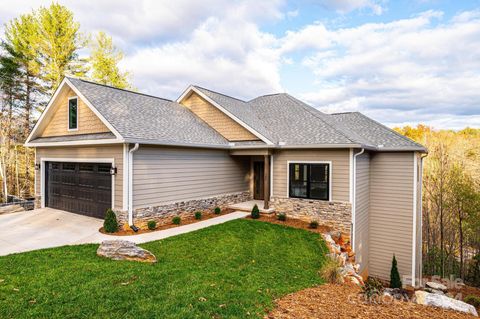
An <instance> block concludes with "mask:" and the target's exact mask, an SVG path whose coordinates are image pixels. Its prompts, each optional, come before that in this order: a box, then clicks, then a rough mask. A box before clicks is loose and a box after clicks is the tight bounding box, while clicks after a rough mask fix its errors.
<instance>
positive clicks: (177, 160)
mask: <svg viewBox="0 0 480 319" xmlns="http://www.w3.org/2000/svg"><path fill="white" fill-rule="evenodd" d="M26 145H27V146H31V147H35V148H36V184H35V185H36V186H35V189H36V198H37V206H39V207H53V208H58V209H62V210H66V211H70V212H74V213H78V214H84V215H88V216H94V217H99V218H102V217H103V215H104V212H105V210H106V209H107V208H113V209H114V210H115V212H116V213H117V216H118V218H119V220H120V221H121V222H122V223H124V224H126V225H137V226H138V225H144V224H145V223H146V222H147V221H148V220H151V219H158V218H163V217H169V216H173V215H176V214H179V213H181V212H185V211H193V210H197V209H202V208H212V207H215V206H217V205H218V206H226V205H231V204H235V203H240V202H245V201H248V200H251V199H257V200H262V201H263V207H261V208H263V209H269V208H270V209H271V208H272V207H273V208H274V209H275V210H276V211H281V212H286V213H287V214H288V215H290V216H296V217H299V218H303V219H306V220H308V221H309V220H318V221H319V223H321V224H326V225H330V226H331V227H333V228H334V229H338V230H341V231H343V232H346V233H349V234H351V240H352V245H353V247H354V250H355V252H356V254H357V260H358V261H359V262H360V264H361V267H362V271H363V273H369V274H371V275H375V276H377V277H380V278H383V279H388V278H389V272H390V267H391V259H392V255H393V254H395V256H396V257H397V260H398V266H399V271H400V273H401V275H402V276H404V282H405V278H406V277H408V278H410V279H408V280H409V281H410V280H412V278H417V280H418V279H419V278H420V276H421V240H422V239H421V219H422V218H421V216H422V212H421V172H422V155H423V154H424V153H425V152H426V149H425V148H424V147H423V146H421V145H419V144H417V143H415V142H413V141H411V140H409V139H408V138H406V137H404V136H401V135H399V134H397V133H396V132H394V131H392V130H391V129H389V128H387V127H385V126H383V125H381V124H380V123H377V122H375V121H373V120H372V119H370V118H368V117H366V116H364V115H362V114H361V113H358V112H352V113H338V114H325V113H322V112H320V111H318V110H316V109H315V108H312V107H311V106H309V105H307V104H305V103H303V102H301V101H299V100H297V99H295V98H294V97H292V96H290V95H288V94H283V93H282V94H272V95H264V96H260V97H257V98H255V99H253V100H250V101H243V100H240V99H236V98H233V97H230V96H227V95H224V94H220V93H217V92H214V91H211V90H207V89H205V88H201V87H198V86H190V87H189V88H187V89H186V90H185V92H183V94H182V95H181V96H180V97H179V98H178V99H177V101H170V100H166V99H162V98H158V97H155V96H150V95H146V94H141V93H136V92H130V91H126V90H120V89H116V88H112V87H108V86H104V85H100V84H96V83H91V82H88V81H84V80H80V79H75V78H65V79H64V80H63V82H62V83H61V84H60V86H59V88H58V89H57V90H56V92H55V94H54V95H53V97H52V99H51V101H50V102H49V104H48V106H47V108H46V109H45V111H44V112H43V113H42V115H41V117H40V119H39V120H38V122H37V124H36V125H35V127H34V129H33V130H32V132H31V134H30V136H29V137H28V139H27V141H26Z"/></svg>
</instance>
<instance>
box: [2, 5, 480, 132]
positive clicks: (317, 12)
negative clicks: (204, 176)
mask: <svg viewBox="0 0 480 319" xmlns="http://www.w3.org/2000/svg"><path fill="white" fill-rule="evenodd" d="M59 2H60V3H62V4H64V5H66V6H67V7H69V8H70V9H71V10H72V11H73V12H74V14H75V17H76V19H77V20H78V21H79V22H80V24H81V29H82V31H83V32H84V33H94V32H97V31H99V30H103V31H106V32H108V33H109V34H111V35H112V36H113V37H114V41H115V43H116V44H117V45H118V47H120V48H121V49H122V50H123V51H124V52H125V59H124V61H123V63H122V68H124V69H126V70H129V71H130V72H131V73H132V74H133V82H134V84H135V86H136V87H137V88H138V89H139V90H140V91H143V92H147V93H150V94H153V95H157V96H162V97H166V98H171V99H175V98H176V97H178V96H179V95H180V94H181V92H182V91H183V90H184V89H185V88H186V87H187V86H188V85H189V84H198V85H202V86H205V87H208V88H211V89H213V90H217V91H220V92H224V93H226V94H230V95H233V96H236V97H239V98H243V99H250V98H254V97H255V96H258V95H261V94H268V93H273V92H288V93H290V94H292V95H294V96H296V97H297V98H300V99H302V100H303V101H305V102H307V103H309V104H311V105H313V106H315V107H317V108H319V109H320V110H322V111H325V112H328V113H332V112H346V111H360V112H362V113H365V114H366V115H368V116H370V117H373V118H374V119H376V120H378V121H380V122H382V123H385V124H387V125H389V126H398V125H406V124H409V125H416V124H418V123H425V124H428V125H432V126H434V127H436V128H453V129H459V128H463V127H465V126H471V127H480V0H477V1H440V0H410V1H388V0H378V1H377V0H337V1H334V0H317V1H314V0H310V1H308V0H304V1H284V0H269V1H258V0H256V1H255V0H246V1H232V0H228V1H227V0H204V1H189V0H177V1H167V0H165V1H163V0H157V1H155V0H136V1H129V0H97V1H94V2H90V1H73V0H61V1H59ZM48 4H49V2H48V1H39V0H20V1H17V2H1V3H0V21H1V22H2V24H3V23H5V22H6V21H8V20H9V19H11V18H13V17H15V16H17V15H18V14H21V13H24V12H28V11H30V10H31V9H34V8H37V7H39V6H40V5H48Z"/></svg>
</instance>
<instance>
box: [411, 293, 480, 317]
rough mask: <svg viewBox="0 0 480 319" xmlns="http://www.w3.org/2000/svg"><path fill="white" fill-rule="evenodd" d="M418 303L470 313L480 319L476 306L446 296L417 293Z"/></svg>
mask: <svg viewBox="0 0 480 319" xmlns="http://www.w3.org/2000/svg"><path fill="white" fill-rule="evenodd" d="M415 299H416V302H417V303H418V304H420V305H425V306H432V307H439V308H444V309H450V310H455V311H460V312H464V313H469V314H471V315H474V316H476V317H478V314H477V310H476V309H475V307H474V306H472V305H469V304H468V303H466V302H463V301H460V300H457V299H453V298H450V297H447V296H445V295H439V294H432V293H428V292H426V291H421V290H418V291H415Z"/></svg>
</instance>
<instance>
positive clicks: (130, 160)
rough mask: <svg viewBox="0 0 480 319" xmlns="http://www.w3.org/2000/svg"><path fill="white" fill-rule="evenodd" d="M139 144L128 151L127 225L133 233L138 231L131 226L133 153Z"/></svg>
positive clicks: (135, 227)
mask: <svg viewBox="0 0 480 319" xmlns="http://www.w3.org/2000/svg"><path fill="white" fill-rule="evenodd" d="M139 146H140V145H139V144H138V143H135V146H134V147H133V148H132V149H131V150H129V151H128V225H129V226H130V228H131V229H132V230H133V231H134V232H137V231H138V227H137V226H135V225H134V224H133V153H134V152H136V151H137V150H138V148H139Z"/></svg>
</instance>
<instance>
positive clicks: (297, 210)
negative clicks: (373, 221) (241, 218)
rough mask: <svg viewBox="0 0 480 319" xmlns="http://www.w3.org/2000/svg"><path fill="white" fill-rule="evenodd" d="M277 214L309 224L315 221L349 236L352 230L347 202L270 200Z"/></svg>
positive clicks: (350, 213)
mask: <svg viewBox="0 0 480 319" xmlns="http://www.w3.org/2000/svg"><path fill="white" fill-rule="evenodd" d="M272 203H273V205H274V207H275V211H276V212H277V213H286V214H287V215H290V216H292V217H295V218H298V219H302V220H305V221H307V222H310V221H312V220H315V221H317V222H318V223H319V224H320V225H325V226H328V227H330V228H332V229H333V230H338V231H341V232H342V233H345V234H348V235H350V231H351V228H352V205H351V204H350V203H347V202H328V201H322V200H312V199H301V198H280V197H274V198H272Z"/></svg>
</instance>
